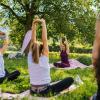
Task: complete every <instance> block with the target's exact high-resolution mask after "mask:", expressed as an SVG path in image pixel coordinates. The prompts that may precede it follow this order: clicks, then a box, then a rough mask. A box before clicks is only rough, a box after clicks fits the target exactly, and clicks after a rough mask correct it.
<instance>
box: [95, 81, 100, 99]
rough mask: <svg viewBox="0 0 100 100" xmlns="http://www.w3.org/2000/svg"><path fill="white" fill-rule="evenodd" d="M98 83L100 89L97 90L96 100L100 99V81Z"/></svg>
mask: <svg viewBox="0 0 100 100" xmlns="http://www.w3.org/2000/svg"><path fill="white" fill-rule="evenodd" d="M97 85H98V90H97V96H96V100H100V83H97Z"/></svg>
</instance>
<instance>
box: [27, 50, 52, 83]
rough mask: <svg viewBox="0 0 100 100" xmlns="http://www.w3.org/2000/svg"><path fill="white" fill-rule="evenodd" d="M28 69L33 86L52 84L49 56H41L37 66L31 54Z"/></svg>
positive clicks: (30, 53)
mask: <svg viewBox="0 0 100 100" xmlns="http://www.w3.org/2000/svg"><path fill="white" fill-rule="evenodd" d="M28 69H29V74H30V83H31V84H32V85H44V84H49V83H50V81H51V78H50V66H49V60H48V57H47V56H45V55H43V56H41V57H40V58H39V64H36V63H34V62H33V59H32V52H29V54H28Z"/></svg>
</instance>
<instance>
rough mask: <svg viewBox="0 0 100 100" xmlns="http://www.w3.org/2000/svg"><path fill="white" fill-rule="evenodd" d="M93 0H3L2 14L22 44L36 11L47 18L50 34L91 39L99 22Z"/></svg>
mask: <svg viewBox="0 0 100 100" xmlns="http://www.w3.org/2000/svg"><path fill="white" fill-rule="evenodd" d="M93 4H94V2H92V0H86V1H84V0H2V1H1V2H0V5H1V8H2V10H1V11H0V16H1V17H2V20H3V18H5V19H4V20H5V21H4V25H9V27H10V28H11V30H13V31H12V32H13V34H11V37H13V38H12V39H13V42H16V43H18V44H21V43H22V40H23V37H24V35H25V32H26V31H28V30H29V29H30V28H31V24H32V20H33V18H34V15H39V16H40V17H44V18H45V19H46V21H47V28H48V37H49V38H50V37H52V38H53V40H54V42H55V41H57V40H58V39H59V37H60V36H61V34H64V35H65V36H67V38H68V40H69V41H73V40H75V39H76V38H78V39H79V40H80V41H81V40H82V41H81V42H83V41H87V43H91V42H92V41H93V33H94V23H95V13H94V11H93V9H92V8H91V7H92V6H93ZM8 19H9V20H8ZM91 20H92V21H91ZM38 35H39V37H40V34H38Z"/></svg>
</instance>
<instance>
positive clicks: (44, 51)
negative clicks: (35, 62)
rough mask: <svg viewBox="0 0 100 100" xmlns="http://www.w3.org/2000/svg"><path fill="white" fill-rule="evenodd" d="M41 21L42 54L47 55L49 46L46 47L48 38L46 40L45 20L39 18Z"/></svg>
mask: <svg viewBox="0 0 100 100" xmlns="http://www.w3.org/2000/svg"><path fill="white" fill-rule="evenodd" d="M41 22H42V42H43V54H44V55H46V56H48V55H49V48H48V40H47V28H46V22H45V20H44V19H42V20H41Z"/></svg>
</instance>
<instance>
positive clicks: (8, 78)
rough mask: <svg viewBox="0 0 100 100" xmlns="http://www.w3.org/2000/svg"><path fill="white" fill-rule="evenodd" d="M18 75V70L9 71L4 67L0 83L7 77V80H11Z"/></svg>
mask: <svg viewBox="0 0 100 100" xmlns="http://www.w3.org/2000/svg"><path fill="white" fill-rule="evenodd" d="M19 75H20V72H19V71H18V70H16V71H14V72H12V73H9V72H8V71H7V70H6V69H5V76H4V77H2V78H0V84H1V83H3V81H4V80H5V79H6V78H7V81H12V80H14V79H17V77H18V76H19Z"/></svg>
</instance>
